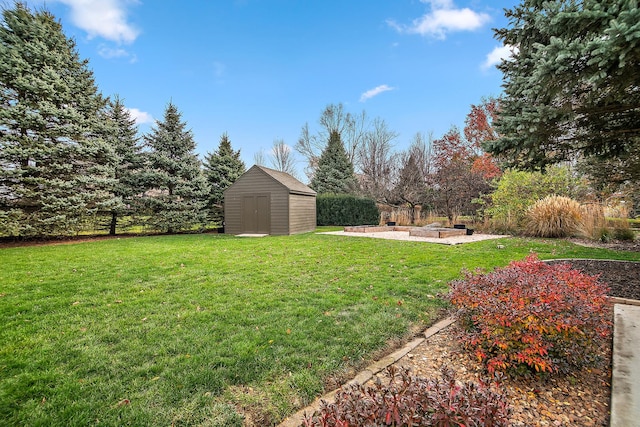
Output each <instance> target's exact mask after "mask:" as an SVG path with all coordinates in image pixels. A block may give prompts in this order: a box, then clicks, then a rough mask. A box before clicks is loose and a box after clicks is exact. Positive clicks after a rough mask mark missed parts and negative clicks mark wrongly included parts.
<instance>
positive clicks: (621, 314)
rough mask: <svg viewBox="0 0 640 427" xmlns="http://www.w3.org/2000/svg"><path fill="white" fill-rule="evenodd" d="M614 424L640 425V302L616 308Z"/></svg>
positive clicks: (612, 387)
mask: <svg viewBox="0 0 640 427" xmlns="http://www.w3.org/2000/svg"><path fill="white" fill-rule="evenodd" d="M613 313H614V327H613V372H612V375H611V376H612V380H611V422H610V426H611V427H629V426H639V425H640V306H635V305H626V304H616V305H615V306H614V309H613Z"/></svg>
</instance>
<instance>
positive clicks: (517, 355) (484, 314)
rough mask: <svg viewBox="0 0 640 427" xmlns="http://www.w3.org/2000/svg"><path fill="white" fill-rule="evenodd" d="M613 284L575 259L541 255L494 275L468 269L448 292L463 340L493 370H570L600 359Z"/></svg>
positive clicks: (608, 332)
mask: <svg viewBox="0 0 640 427" xmlns="http://www.w3.org/2000/svg"><path fill="white" fill-rule="evenodd" d="M607 292H608V288H607V286H606V285H604V284H603V283H601V282H600V281H599V280H598V278H597V277H595V276H590V275H587V274H583V273H581V272H580V271H578V270H575V269H572V268H571V266H570V265H569V264H566V263H564V264H554V265H549V264H546V263H544V262H541V261H539V260H538V258H537V257H536V256H535V255H532V256H529V257H528V258H526V259H525V260H524V261H516V262H512V263H511V264H509V265H508V266H507V267H505V268H502V269H497V270H495V271H493V272H491V273H488V274H481V273H479V272H478V273H476V274H473V273H467V275H466V278H465V279H464V280H458V281H454V282H452V284H451V291H450V293H449V298H450V300H451V302H452V303H453V305H454V306H455V307H457V308H458V317H459V319H461V322H462V324H463V326H465V327H466V329H465V332H464V335H463V337H462V342H463V344H464V346H465V347H466V348H468V349H469V350H470V351H471V352H472V353H473V355H474V356H475V357H476V358H477V359H478V360H479V361H481V362H483V363H484V364H485V365H486V367H487V370H488V371H489V373H493V372H494V371H509V372H511V373H516V374H518V373H524V374H528V373H530V372H531V371H537V372H569V371H570V370H571V369H574V368H579V367H581V366H584V365H587V364H589V363H591V362H593V361H594V360H595V358H596V357H597V355H598V354H599V349H600V346H601V345H606V343H607V342H608V340H609V338H610V336H611V326H612V320H611V307H610V303H609V301H608V300H607V298H606V294H607Z"/></svg>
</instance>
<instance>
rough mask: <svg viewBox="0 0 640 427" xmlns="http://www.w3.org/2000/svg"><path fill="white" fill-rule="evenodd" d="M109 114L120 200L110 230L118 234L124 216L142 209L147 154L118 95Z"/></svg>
mask: <svg viewBox="0 0 640 427" xmlns="http://www.w3.org/2000/svg"><path fill="white" fill-rule="evenodd" d="M107 117H108V119H109V125H110V128H111V132H110V142H111V144H112V147H113V148H114V150H115V154H116V157H117V164H116V166H115V179H116V182H115V184H114V187H113V194H114V195H115V197H116V198H117V200H118V202H119V203H118V204H114V205H113V206H112V209H111V211H110V212H109V214H110V220H109V234H110V235H115V234H116V231H117V230H116V229H117V227H118V225H119V224H121V223H122V221H123V217H124V216H128V217H132V216H135V215H136V214H137V213H139V211H140V209H141V206H140V200H141V196H142V193H143V192H144V182H143V172H144V158H143V154H142V146H141V145H140V143H139V142H140V138H139V137H138V126H137V125H136V121H135V119H133V118H132V117H131V114H130V113H129V111H128V110H127V109H126V108H125V106H124V103H123V102H122V100H121V99H120V97H119V96H116V97H115V98H114V99H113V100H112V101H111V102H109V108H108V110H107ZM130 222H131V221H130Z"/></svg>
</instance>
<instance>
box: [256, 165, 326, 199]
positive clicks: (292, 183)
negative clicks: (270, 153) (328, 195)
mask: <svg viewBox="0 0 640 427" xmlns="http://www.w3.org/2000/svg"><path fill="white" fill-rule="evenodd" d="M251 170H257V171H261V172H262V173H264V174H266V175H268V176H269V177H271V178H272V179H274V180H275V181H277V182H278V183H280V184H281V185H283V186H284V187H286V188H287V189H288V190H289V193H293V194H304V195H309V196H315V195H316V192H315V191H313V190H312V189H311V188H309V187H308V186H306V185H304V184H303V183H302V182H300V181H298V180H297V179H295V178H294V177H293V176H291V175H289V174H288V173H286V172H280V171H278V170H275V169H269V168H266V167H264V166H259V165H253V166H252V167H251V168H250V169H249V170H248V171H247V172H246V173H249V172H250V171H251Z"/></svg>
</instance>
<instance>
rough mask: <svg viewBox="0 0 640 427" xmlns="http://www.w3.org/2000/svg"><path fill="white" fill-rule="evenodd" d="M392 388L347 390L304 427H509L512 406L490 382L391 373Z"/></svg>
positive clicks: (449, 374)
mask: <svg viewBox="0 0 640 427" xmlns="http://www.w3.org/2000/svg"><path fill="white" fill-rule="evenodd" d="M388 374H389V377H390V380H389V383H388V384H383V383H382V381H380V380H379V379H378V381H377V382H376V384H375V385H374V386H371V387H365V386H363V385H361V384H355V385H349V386H345V387H343V388H341V389H340V391H338V393H337V394H336V397H335V403H327V402H324V401H323V402H322V405H321V407H320V409H319V410H318V411H316V412H315V413H314V414H313V415H311V416H308V415H305V418H304V421H303V423H302V426H304V427H377V426H396V427H400V426H415V427H417V426H425V427H426V426H469V427H472V426H486V427H492V426H496V427H498V426H507V425H509V421H508V417H509V404H508V401H507V399H506V397H505V396H503V395H501V394H499V393H498V392H496V387H491V386H488V385H486V384H485V383H480V384H476V383H472V382H466V383H463V384H461V383H458V382H456V379H455V376H454V373H453V371H451V370H450V369H447V368H443V370H442V378H441V379H439V380H433V379H424V378H420V377H416V376H413V375H410V373H409V371H408V370H407V369H398V368H396V367H394V366H393V365H392V366H391V367H389V368H388Z"/></svg>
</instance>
